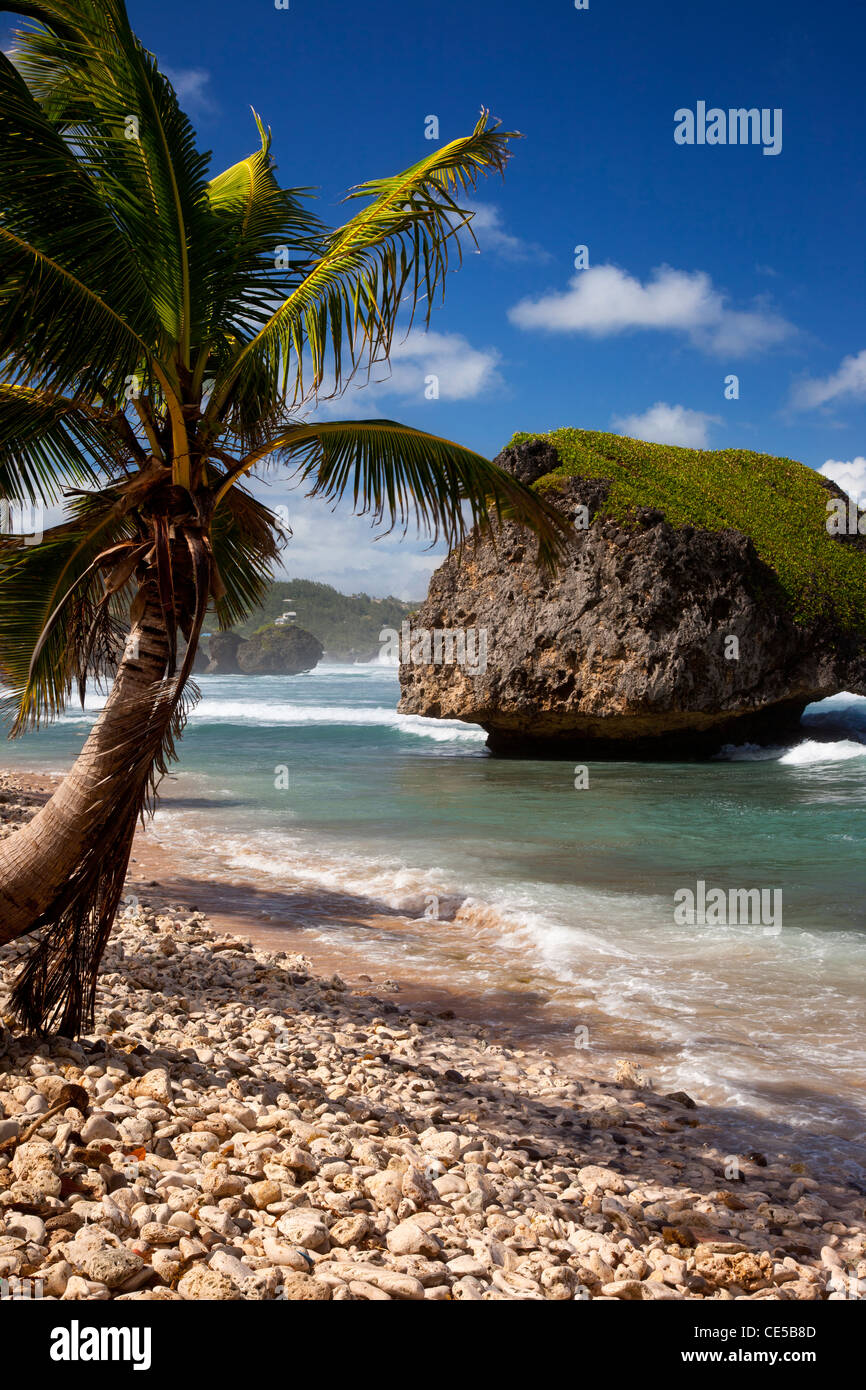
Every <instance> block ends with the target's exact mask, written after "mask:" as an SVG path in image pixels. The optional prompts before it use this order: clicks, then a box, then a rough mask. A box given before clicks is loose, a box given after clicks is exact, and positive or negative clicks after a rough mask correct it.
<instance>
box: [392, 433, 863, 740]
mask: <svg viewBox="0 0 866 1390" xmlns="http://www.w3.org/2000/svg"><path fill="white" fill-rule="evenodd" d="M497 462H498V463H499V464H500V466H501V467H504V468H506V469H508V470H509V471H511V472H513V473H514V474H515V475H516V476H518V477H520V478H521V480H522V481H524V482H526V483H528V484H530V485H532V486H534V487H536V488H538V489H540V490H542V491H544V492H545V493H546V495H547V496H548V497H549V498H550V499H551V500H552V501H554V502H555V504H556V505H557V506H558V507H559V509H560V510H561V511H562V512H563V513H564V514H565V515H566V516H567V517H568V518H569V519H570V520H571V521H572V524H573V525H574V528H575V530H574V539H573V541H572V542H571V543H570V544H569V546H568V549H567V553H566V555H565V557H564V559H563V563H562V565H561V568H560V569H559V571H558V572H557V574H556V575H555V576H552V577H551V576H550V575H548V574H546V573H544V572H542V571H540V570H539V569H538V567H537V565H536V563H535V550H536V547H535V545H534V542H533V540H532V538H531V537H530V536H528V535H527V533H526V532H525V531H523V530H521V529H520V528H519V527H518V526H516V525H515V524H513V523H506V524H505V525H504V526H502V527H499V528H497V529H496V530H495V531H494V533H493V534H492V535H491V536H489V537H487V538H482V539H481V540H480V541H479V543H478V544H477V545H475V546H467V547H464V549H463V550H462V551H460V552H455V553H454V554H452V555H451V556H449V558H448V559H447V560H446V562H445V564H444V565H443V566H442V567H441V568H440V569H439V570H437V571H436V573H435V574H434V575H433V578H432V580H431V583H430V589H429V592H428V596H427V599H426V601H425V603H424V604H423V606H422V607H421V609H420V610H419V612H418V614H417V615H416V616H415V619H414V620H413V624H412V627H413V629H414V630H416V631H417V630H418V629H419V628H425V629H432V630H433V631H434V632H435V631H436V630H437V629H442V628H445V629H449V628H450V629H456V630H458V631H459V630H461V629H464V630H465V629H470V628H474V629H477V630H479V631H481V630H486V634H487V636H486V650H487V658H486V666H485V669H484V670H477V669H476V670H472V669H470V668H468V667H467V666H466V665H463V666H461V665H460V664H458V663H452V664H447V663H444V662H443V663H441V664H439V665H436V664H432V663H428V664H426V665H425V664H423V661H422V662H415V661H411V662H406V663H404V665H402V666H401V668H400V682H401V690H402V698H401V702H400V709H401V710H403V711H404V712H406V713H413V714H423V715H430V716H434V717H440V718H452V719H453V718H458V719H463V720H465V721H467V722H471V723H476V724H480V725H481V726H482V727H483V728H485V729H486V730H487V732H488V734H489V747H490V748H491V749H492V750H493V751H495V752H499V753H504V754H512V755H514V754H521V755H527V756H548V755H552V756H563V757H572V756H582V755H593V756H605V757H609V756H614V757H618V756H631V757H633V756H646V757H654V756H665V757H668V756H673V757H684V756H703V755H707V754H712V753H713V752H715V751H716V750H717V749H718V748H719V747H720V745H721V744H722V743H724V742H746V741H755V742H761V743H768V742H775V741H781V740H782V739H788V738H790V737H791V736H792V734H794V733H795V732H796V729H797V726H798V721H799V718H800V715H801V713H802V710H803V709H804V707H805V706H806V704H808V703H810V702H811V701H813V700H818V699H822V698H823V697H825V696H827V695H830V694H833V693H835V692H836V691H838V690H841V689H849V690H853V691H856V692H858V693H862V694H866V537H864V536H861V535H859V534H856V533H855V534H854V535H851V536H848V535H845V536H838V537H837V536H834V535H831V534H830V533H829V532H828V529H827V519H828V512H827V503H828V500H831V499H832V498H833V497H834V496H841V494H840V492H839V489H838V488H836V487H835V486H834V485H833V484H832V483H830V482H829V481H827V480H826V479H822V478H821V477H820V476H819V475H818V474H817V473H815V472H814V471H813V470H811V469H809V468H806V467H805V466H804V465H803V464H799V463H795V462H793V461H792V460H790V459H778V458H772V457H770V456H768V455H764V454H751V453H747V452H745V451H739V450H726V451H723V452H716V453H713V452H709V451H698V450H691V449H679V448H672V447H667V446H663V445H655V444H645V443H643V442H641V441H639V440H634V439H624V438H620V437H619V436H617V435H610V434H600V433H596V432H593V431H587V430H556V431H554V432H552V433H550V434H547V435H543V436H532V435H525V434H523V435H515V437H514V439H513V440H512V442H511V445H509V447H508V448H507V449H506V450H504V451H503V453H502V454H501V455H500V456H499V458H498V459H497ZM855 519H856V518H855ZM422 651H423V648H422Z"/></svg>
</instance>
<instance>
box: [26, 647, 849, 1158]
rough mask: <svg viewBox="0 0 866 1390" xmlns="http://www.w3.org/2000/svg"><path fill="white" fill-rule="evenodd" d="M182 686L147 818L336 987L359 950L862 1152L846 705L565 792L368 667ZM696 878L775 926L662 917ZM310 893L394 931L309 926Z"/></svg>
mask: <svg viewBox="0 0 866 1390" xmlns="http://www.w3.org/2000/svg"><path fill="white" fill-rule="evenodd" d="M200 686H201V690H202V696H203V698H202V700H201V702H200V704H199V705H198V706H197V708H196V709H195V710H194V711H193V714H192V716H191V719H190V723H189V726H188V728H187V731H186V733H185V735H184V739H183V744H182V759H181V763H180V765H179V768H178V770H177V775H176V776H175V777H173V778H172V780H171V781H170V782H169V783H167V784H164V786H165V795H164V799H163V803H162V807H161V809H160V811H159V812H158V814H157V820H156V824H155V831H156V834H157V836H158V837H159V838H162V839H164V840H165V841H166V842H167V843H171V844H173V845H174V846H175V848H176V849H177V848H178V847H180V849H181V852H182V857H183V859H184V861H185V862H186V863H187V864H188V865H189V868H190V873H191V874H192V873H195V874H201V875H204V876H208V875H211V876H218V877H226V876H228V877H234V878H237V879H240V880H243V881H245V882H250V883H252V884H255V885H256V886H259V887H262V888H267V889H269V890H272V891H273V892H274V893H276V894H279V895H280V898H279V901H280V902H281V903H282V904H283V908H282V910H284V911H285V912H286V913H287V914H288V918H287V919H288V920H294V918H293V917H292V910H291V900H292V897H293V896H296V897H297V899H298V901H299V902H301V900H302V899H303V904H304V906H303V913H304V925H305V927H306V928H307V930H308V931H310V932H311V933H312V935H313V936H317V935H318V936H319V937H320V938H321V940H323V941H326V942H327V944H328V945H329V947H331V948H333V947H334V946H338V947H339V949H340V950H341V952H343V953H344V955H345V959H346V969H347V972H350V971H352V970H354V971H356V972H357V971H361V970H363V969H364V962H365V961H367V962H369V961H370V960H371V959H372V960H374V961H375V962H376V964H377V965H382V966H384V967H386V968H387V969H388V970H389V971H390V973H391V974H393V975H395V976H397V977H398V978H399V977H400V974H401V972H403V973H408V974H411V975H413V976H415V977H421V978H422V979H427V980H429V981H430V982H431V983H437V984H442V983H444V984H447V985H448V986H450V987H453V988H455V989H459V990H461V991H462V992H466V993H468V994H472V995H474V996H475V997H476V998H477V1000H478V1002H479V1007H481V1008H482V1010H483V1008H484V1004H485V1000H487V1001H489V1002H490V1004H491V1007H492V1005H493V1003H494V1001H495V1002H497V1003H499V1004H501V1003H502V1001H503V1000H509V999H510V1000H511V1001H512V1002H513V1004H514V1006H515V1007H516V1008H517V1009H519V1010H521V1011H522V1013H523V1014H524V1015H525V1021H526V1024H527V1026H528V1027H531V1028H532V1029H534V1030H535V1031H537V1032H538V1033H539V1034H540V1035H543V1036H544V1037H546V1038H547V1039H549V1040H551V1041H554V1042H555V1043H556V1044H557V1045H558V1046H560V1047H563V1046H566V1047H570V1046H573V1045H574V1044H573V1039H574V1037H575V1036H577V1037H578V1038H582V1039H583V1041H588V1050H587V1051H586V1053H585V1056H584V1057H583V1058H582V1060H584V1061H586V1062H587V1063H588V1064H591V1063H592V1062H593V1061H594V1060H597V1061H598V1062H599V1064H600V1065H602V1066H604V1067H607V1066H610V1065H612V1063H613V1061H614V1060H615V1059H616V1058H618V1057H622V1056H628V1057H632V1058H635V1059H637V1060H639V1061H640V1062H641V1064H642V1065H643V1066H644V1069H645V1071H646V1072H647V1073H648V1074H649V1075H650V1076H652V1077H653V1079H654V1080H656V1082H657V1084H660V1085H664V1086H665V1087H673V1086H684V1087H685V1088H686V1089H692V1090H694V1091H696V1092H700V1093H701V1095H702V1096H703V1097H705V1098H706V1099H709V1100H712V1101H714V1102H715V1103H716V1104H718V1105H720V1106H725V1107H731V1108H733V1109H734V1110H736V1111H740V1112H742V1114H743V1116H744V1117H745V1116H748V1117H749V1121H750V1123H752V1122H753V1121H754V1123H755V1124H756V1125H757V1126H758V1127H757V1128H756V1130H755V1133H756V1135H757V1134H758V1133H759V1129H760V1126H759V1125H758V1121H757V1119H755V1117H762V1119H763V1120H765V1121H766V1122H767V1123H768V1124H772V1125H775V1126H777V1127H780V1130H782V1131H791V1132H792V1133H793V1135H794V1137H795V1138H796V1139H797V1140H798V1141H799V1142H801V1143H802V1145H803V1146H804V1147H805V1148H809V1147H810V1145H811V1146H812V1147H813V1148H817V1149H819V1150H820V1151H821V1153H822V1156H823V1158H824V1160H825V1161H830V1159H831V1158H832V1159H834V1161H835V1160H838V1162H839V1163H841V1164H842V1165H843V1166H844V1167H851V1165H852V1164H854V1163H855V1162H856V1161H857V1158H858V1149H859V1146H860V1145H862V1143H863V1138H864V1134H866V1087H864V1083H866V1055H864V1047H863V1039H862V1022H863V1015H864V1001H866V983H864V982H866V903H864V895H863V883H864V874H863V852H864V843H866V700H862V699H857V698H856V697H854V696H838V697H836V698H835V700H834V701H832V702H824V704H823V705H821V706H813V707H812V709H811V710H810V711H809V713H808V715H807V718H806V721H805V723H804V729H803V737H802V740H801V741H800V742H799V743H798V744H796V745H795V746H793V747H791V748H784V749H783V748H779V749H758V748H754V747H745V748H740V749H733V750H727V751H726V754H725V756H724V758H723V759H720V760H717V761H714V762H711V763H706V764H694V763H688V764H682V765H676V764H668V763H666V764H617V763H596V764H592V765H590V767H589V770H588V771H589V786H588V788H586V789H581V790H579V789H576V787H575V777H574V768H573V767H572V766H571V765H570V764H568V763H552V762H529V761H527V762H518V761H504V762H499V761H496V760H494V759H491V758H490V757H489V756H488V755H487V754H486V752H485V749H484V736H483V734H482V733H481V732H480V731H479V730H477V729H474V728H472V727H471V726H465V725H460V724H456V723H445V722H439V721H431V720H426V719H420V718H417V717H412V716H401V715H398V714H397V713H396V710H395V706H396V702H397V698H398V686H397V679H396V673H395V672H394V671H393V670H392V669H391V668H388V667H385V666H377V665H370V666H364V667H321V668H319V669H318V670H317V671H315V672H312V673H310V674H309V675H306V676H298V677H278V676H271V677H258V678H255V679H252V678H244V677H239V678H235V677H227V676H223V677H203V678H201V680H200ZM98 705H99V700H98V698H94V699H93V701H92V709H91V708H90V707H88V709H87V710H86V711H85V712H84V713H83V714H82V713H81V712H80V711H76V710H75V709H74V708H73V709H71V710H70V712H69V713H68V714H67V715H66V716H64V718H63V719H62V720H61V721H60V722H59V723H57V724H56V725H55V726H53V727H51V728H48V729H46V730H43V731H42V732H40V733H39V734H38V735H35V736H28V737H27V738H25V739H22V740H19V741H17V742H16V743H14V744H11V745H8V746H7V759H6V761H7V764H9V765H11V766H16V765H17V766H19V767H22V768H30V769H38V770H58V769H62V768H63V767H65V766H67V765H68V764H69V762H70V761H71V759H72V758H73V757H74V755H75V752H76V750H77V748H78V746H79V745H80V742H81V739H82V737H83V735H84V734H85V733H86V729H87V725H88V724H89V722H90V720H91V719H92V717H93V710H95V709H96V708H98ZM828 722H832V723H833V724H834V725H839V724H841V725H842V726H843V727H841V729H839V728H837V729H836V730H835V732H832V734H830V731H828V730H827V729H825V728H824V727H823V726H824V725H825V724H827V723H828ZM816 735H820V737H816ZM828 735H829V736H830V737H831V741H829V742H825V741H822V739H823V738H824V737H825V736H828ZM286 782H288V786H286ZM699 880H700V881H703V882H704V883H705V884H706V885H707V890H709V889H710V888H721V889H723V890H724V891H725V893H727V892H728V890H730V889H744V890H748V889H755V888H757V889H765V890H779V891H781V894H782V920H781V923H779V922H770V921H768V920H767V919H765V920H764V921H763V922H736V921H733V922H729V923H728V924H727V925H719V924H712V925H701V924H694V925H691V924H689V923H688V921H686V922H685V923H684V924H682V923H680V922H678V921H677V920H676V918H675V914H674V902H675V899H674V895H675V894H677V893H678V891H680V890H683V889H691V890H694V891H696V885H697V883H698V881H699ZM310 890H322V891H326V892H327V893H329V894H331V895H334V894H339V895H344V896H347V900H348V898H351V899H353V900H357V901H359V903H360V904H361V905H362V906H363V908H364V909H365V911H367V912H368V913H374V912H375V911H376V910H377V909H381V908H382V907H386V908H387V909H389V910H390V911H391V912H392V913H393V911H394V910H395V909H396V910H398V911H399V912H400V914H401V921H400V922H399V923H398V922H396V921H395V924H394V927H393V929H391V928H389V927H387V926H383V927H382V929H381V930H380V931H377V932H371V931H370V930H369V928H368V927H365V926H363V925H361V924H360V923H359V920H358V918H359V915H360V914H358V913H352V912H348V911H347V912H345V913H344V914H343V920H338V921H337V922H336V923H335V921H334V920H333V913H331V915H330V917H329V920H328V921H327V922H326V923H325V922H321V923H319V922H317V920H316V917H315V912H314V911H312V910H311V909H310V906H309V902H310ZM767 900H768V902H769V901H771V894H768V899H767ZM425 914H426V915H425ZM338 916H339V914H338ZM270 920H271V925H273V923H274V921H275V920H277V921H278V920H279V913H277V914H276V917H275V914H274V912H273V911H271V914H270ZM778 928H780V929H778ZM575 1029H578V1030H580V1029H586V1030H587V1035H583V1034H580V1033H578V1034H577V1035H575Z"/></svg>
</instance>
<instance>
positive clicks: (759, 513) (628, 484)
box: [510, 429, 866, 632]
mask: <svg viewBox="0 0 866 1390" xmlns="http://www.w3.org/2000/svg"><path fill="white" fill-rule="evenodd" d="M530 439H544V440H547V441H548V442H549V443H550V444H552V445H553V447H554V448H555V449H556V451H557V453H558V454H559V457H560V459H561V460H562V466H561V467H560V468H558V469H556V470H555V471H554V472H552V473H548V474H547V475H546V476H545V477H543V478H541V479H539V480H538V482H537V483H535V487H536V488H537V489H539V490H540V491H542V492H553V493H555V491H556V488H557V484H558V480H559V479H561V478H568V477H582V478H606V479H609V480H610V483H611V489H610V493H609V495H608V498H607V501H606V503H605V505H604V508H603V512H604V514H605V515H609V516H612V517H614V518H616V519H617V520H619V521H621V522H622V523H623V524H624V525H628V524H629V520H630V518H631V517H633V515H634V511H635V509H636V508H638V507H654V508H656V509H657V510H658V511H660V512H662V513H663V514H664V516H665V519H666V520H667V521H669V522H670V524H671V525H672V526H677V527H680V526H689V525H690V526H695V527H702V528H704V529H706V530H709V531H722V530H726V529H728V528H730V529H733V530H735V531H740V532H742V533H743V534H744V535H747V536H749V537H750V538H751V540H752V542H753V544H754V546H755V549H756V551H757V553H758V555H759V556H760V558H761V559H762V560H763V561H764V562H765V564H767V565H769V566H770V567H771V569H773V570H774V571H775V573H776V575H777V576H778V579H779V582H780V583H781V585H782V588H783V589H784V591H785V592H786V594H787V595H788V598H789V601H790V603H791V609H792V612H793V614H794V616H795V617H796V618H797V619H798V620H799V621H812V620H815V619H822V618H823V619H829V620H835V621H836V622H837V623H838V624H839V625H840V626H841V627H842V628H845V629H848V630H855V629H857V630H859V631H861V632H862V631H863V629H864V627H866V543H864V540H863V539H862V538H859V537H851V538H847V539H846V538H843V539H839V538H837V537H834V536H832V535H831V534H830V533H829V532H828V531H827V515H828V513H827V502H828V499H829V497H830V493H829V492H828V490H827V487H826V486H825V485H824V483H823V482H822V479H821V477H820V475H819V474H818V473H816V472H815V470H814V469H812V468H807V467H806V465H805V464H802V463H797V462H795V461H794V460H793V459H786V458H774V457H773V456H772V455H771V454H756V453H752V452H750V451H749V450H747V449H722V450H718V451H715V450H709V449H682V448H678V447H676V446H674V445H671V444H648V443H646V442H645V441H643V440H640V439H627V438H625V437H623V436H621V435H617V434H604V433H602V432H601V431H598V430H577V429H559V430H552V431H551V432H550V433H548V434H515V436H514V438H513V439H512V440H511V441H510V443H511V445H517V444H523V443H525V442H526V441H527V440H530Z"/></svg>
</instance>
